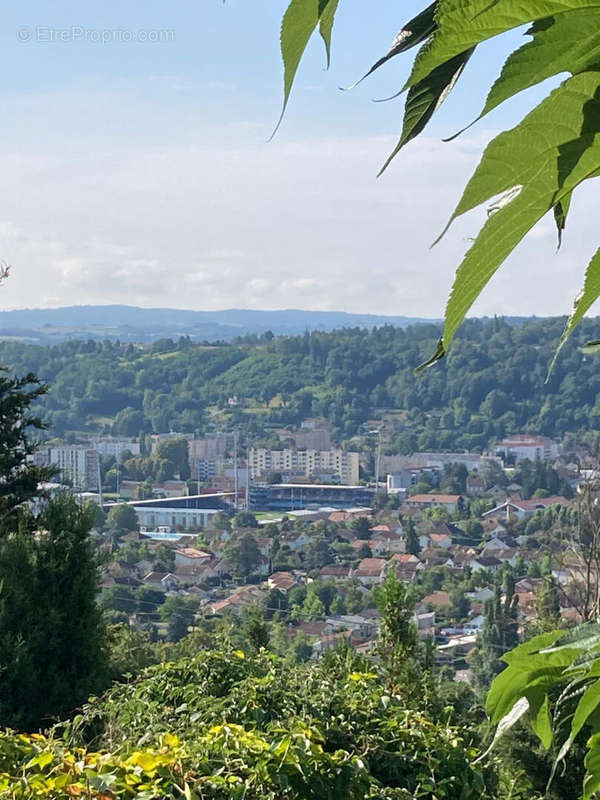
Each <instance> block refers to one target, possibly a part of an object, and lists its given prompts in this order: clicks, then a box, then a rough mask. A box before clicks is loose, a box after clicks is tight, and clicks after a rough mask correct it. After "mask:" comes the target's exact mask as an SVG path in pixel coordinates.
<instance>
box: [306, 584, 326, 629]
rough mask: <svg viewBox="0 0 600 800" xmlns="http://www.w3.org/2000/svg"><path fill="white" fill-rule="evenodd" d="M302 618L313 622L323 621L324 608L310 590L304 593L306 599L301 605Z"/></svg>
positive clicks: (318, 598) (321, 602)
mask: <svg viewBox="0 0 600 800" xmlns="http://www.w3.org/2000/svg"><path fill="white" fill-rule="evenodd" d="M301 616H302V618H303V619H307V620H310V621H311V622H314V621H315V620H318V619H325V606H324V605H323V601H322V600H321V599H320V597H319V596H318V595H316V594H315V593H314V592H311V591H310V590H309V591H308V592H307V593H306V598H305V600H304V603H303V604H302V615H301Z"/></svg>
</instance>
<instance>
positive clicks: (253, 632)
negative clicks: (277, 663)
mask: <svg viewBox="0 0 600 800" xmlns="http://www.w3.org/2000/svg"><path fill="white" fill-rule="evenodd" d="M242 635H243V636H244V639H245V640H246V641H247V642H248V644H249V645H250V648H251V649H252V650H260V649H261V647H268V645H269V628H268V627H267V624H266V622H265V618H264V615H263V613H262V611H261V609H260V608H259V607H258V606H253V607H251V608H249V609H248V610H247V611H246V613H245V614H244V618H243V622H242Z"/></svg>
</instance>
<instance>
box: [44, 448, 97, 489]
mask: <svg viewBox="0 0 600 800" xmlns="http://www.w3.org/2000/svg"><path fill="white" fill-rule="evenodd" d="M48 452H49V462H50V464H53V465H54V466H55V467H57V468H58V476H57V477H58V479H59V480H60V481H62V482H69V483H70V484H71V485H72V486H73V487H74V488H76V489H83V490H89V489H96V490H97V489H98V464H99V461H98V459H99V456H98V453H97V452H96V450H93V449H92V448H90V447H82V446H80V445H65V446H63V447H51V448H50V449H49V451H48Z"/></svg>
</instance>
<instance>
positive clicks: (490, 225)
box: [440, 72, 600, 352]
mask: <svg viewBox="0 0 600 800" xmlns="http://www.w3.org/2000/svg"><path fill="white" fill-rule="evenodd" d="M599 170H600V72H584V73H582V74H580V75H576V76H574V77H572V78H569V79H568V80H567V81H565V82H564V83H563V84H561V86H559V87H558V88H557V89H555V90H554V91H553V92H552V93H551V94H550V96H549V97H548V98H546V99H545V100H544V101H542V103H540V104H539V106H537V108H535V109H534V110H533V111H532V112H531V113H530V114H528V115H527V117H525V119H524V120H523V121H522V122H521V123H520V124H519V125H517V126H516V127H515V128H513V129H512V130H511V131H507V132H506V133H502V134H500V135H499V136H497V137H496V138H495V139H494V140H493V141H492V142H491V143H490V144H489V145H488V147H487V148H486V150H485V153H484V155H483V157H482V159H481V162H480V164H479V166H478V167H477V169H476V170H475V173H474V174H473V177H472V178H471V180H470V181H469V183H468V185H467V187H466V189H465V191H464V194H463V196H462V198H461V200H460V202H459V204H458V206H457V208H456V210H455V212H454V214H453V215H452V217H451V218H450V222H449V223H448V226H449V225H450V224H451V222H452V221H453V220H454V219H456V218H457V217H458V216H460V215H461V214H464V213H465V212H466V211H469V210H471V209H473V208H475V207H477V206H478V205H480V204H481V203H483V202H485V201H487V200H489V199H490V198H492V197H493V196H496V195H498V194H501V193H502V192H505V193H506V195H505V202H502V201H501V202H500V203H497V204H496V211H495V213H494V214H493V215H491V216H490V217H489V219H488V220H487V222H486V223H485V225H484V227H483V228H482V230H481V231H480V233H479V235H478V236H477V239H476V240H475V243H474V244H473V246H472V247H471V248H470V250H469V251H468V252H467V254H466V256H465V258H464V259H463V262H462V264H461V265H460V267H459V269H458V271H457V274H456V278H455V281H454V285H453V288H452V292H451V295H450V299H449V300H448V304H447V307H446V318H445V325H444V333H443V337H442V341H443V350H444V352H446V351H447V350H448V346H449V344H450V342H451V341H452V338H453V337H454V334H455V333H456V330H457V329H458V327H459V325H460V324H461V322H462V321H463V319H464V317H465V315H466V313H467V311H468V310H469V309H470V308H471V306H472V304H473V303H474V301H475V300H476V299H477V297H478V296H479V294H480V293H481V291H482V290H483V288H484V287H485V285H486V284H487V283H488V281H489V280H490V278H491V277H492V275H493V274H494V273H495V272H496V270H497V269H498V267H499V266H500V265H501V264H502V262H503V261H504V260H505V259H506V258H507V256H508V255H509V254H510V253H511V252H512V251H513V250H514V248H515V247H516V245H517V244H518V243H519V242H520V241H521V239H522V238H523V237H524V236H525V234H526V233H527V232H528V231H529V230H531V228H532V227H533V226H534V225H535V224H536V222H538V221H539V220H540V219H541V218H542V217H543V216H544V214H546V213H547V212H548V211H549V210H551V209H552V208H553V207H554V206H555V205H556V203H557V202H559V201H560V200H562V198H564V197H566V196H567V195H569V194H570V193H571V192H572V191H573V189H574V188H576V187H577V186H578V185H579V184H580V183H582V182H583V181H584V180H586V179H587V178H589V177H593V176H594V175H596V174H597V173H598V171H599ZM448 226H446V230H447V228H448ZM442 235H443V234H442ZM440 238H441V237H440Z"/></svg>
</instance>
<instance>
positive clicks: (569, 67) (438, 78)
mask: <svg viewBox="0 0 600 800" xmlns="http://www.w3.org/2000/svg"><path fill="white" fill-rule="evenodd" d="M337 6H338V0H292V2H291V3H290V6H289V8H288V10H287V12H286V14H285V16H284V18H283V23H282V30H281V44H282V56H283V61H284V67H285V81H284V83H285V102H284V109H285V105H286V104H287V101H288V98H289V95H290V91H291V86H292V82H293V79H294V76H295V74H296V71H297V69H298V64H299V62H300V59H301V57H302V54H303V52H304V49H305V48H306V45H307V44H308V41H309V39H310V36H311V34H312V32H313V31H314V30H315V29H316V28H317V27H320V28H321V34H322V36H323V38H324V40H325V43H326V46H327V52H328V53H329V48H330V38H331V30H332V27H333V17H334V15H335V12H336V10H337ZM521 25H530V27H529V28H528V29H527V35H528V36H530V37H531V40H530V41H529V42H527V43H526V44H525V45H523V46H521V47H520V48H518V49H517V50H515V51H514V52H513V53H511V54H510V56H509V58H508V60H507V61H506V63H505V65H504V67H503V69H502V72H501V74H500V76H499V77H498V79H497V80H496V81H495V83H494V84H493V85H492V87H491V90H490V92H489V95H488V98H487V101H486V103H485V106H484V108H483V109H482V112H481V114H480V116H479V118H481V117H483V116H484V115H485V114H487V113H488V112H489V111H490V110H491V109H493V108H495V107H497V106H498V105H499V104H501V103H503V102H504V101H506V100H508V99H510V98H511V97H513V96H514V95H515V94H517V93H519V92H521V91H523V90H524V89H526V88H528V87H530V86H534V85H536V84H539V83H540V82H541V81H543V80H545V79H546V78H549V77H552V76H554V75H558V74H561V73H563V72H567V73H570V77H568V78H567V79H566V80H565V81H563V82H562V83H561V84H560V85H559V86H558V87H557V88H556V89H554V90H553V91H552V92H551V93H550V94H549V95H548V96H547V97H546V98H545V99H543V100H542V101H541V102H540V103H539V105H538V106H537V107H536V108H534V109H533V111H531V112H530V113H529V114H527V116H526V117H525V118H524V119H523V120H522V121H521V122H520V123H519V124H518V125H516V126H515V127H514V128H513V129H512V130H510V131H506V132H503V133H500V134H499V135H498V136H497V137H496V138H495V139H493V140H492V142H491V143H490V144H489V145H488V146H487V148H486V150H485V152H484V154H483V157H482V159H481V162H480V164H479V165H478V167H477V168H476V170H475V173H474V174H473V176H472V178H471V180H470V181H469V183H468V184H467V187H466V189H465V191H464V193H463V196H462V198H461V200H460V202H459V203H458V205H457V207H456V209H455V211H454V213H453V214H452V216H451V217H450V221H449V223H448V225H447V226H446V229H445V230H447V229H448V227H449V226H450V224H451V223H452V222H453V221H454V220H455V219H456V218H457V217H459V216H461V215H462V214H464V213H466V212H467V211H469V210H471V209H473V208H476V207H478V206H480V205H482V204H484V203H489V202H490V201H492V200H493V198H498V196H500V199H497V200H496V201H495V202H493V203H492V205H491V206H490V207H489V209H488V219H487V221H486V222H485V224H484V226H483V228H482V229H481V231H480V233H479V235H478V236H477V238H476V239H475V241H474V243H473V245H472V246H471V248H470V249H469V251H468V252H467V254H466V256H465V257H464V260H463V262H462V264H461V265H460V267H459V268H458V271H457V273H456V278H455V281H454V286H453V289H452V292H451V294H450V298H449V300H448V305H447V308H446V315H445V325H444V332H443V336H442V338H441V339H440V341H439V343H438V346H437V349H436V351H435V353H434V355H433V356H432V357H431V358H430V359H428V360H427V361H426V362H425V363H424V365H423V366H427V365H429V364H431V363H433V362H435V361H437V360H439V359H440V358H442V357H443V356H444V355H445V354H446V353H447V351H448V347H449V345H450V343H451V341H452V339H453V338H454V335H455V333H456V331H457V329H458V327H459V326H460V324H461V322H462V321H463V320H464V318H465V315H466V314H467V312H468V310H469V309H470V308H471V306H472V304H473V303H474V301H475V300H476V299H477V297H478V296H479V294H480V293H481V291H482V290H483V289H484V287H485V286H486V284H487V283H488V282H489V280H490V279H491V278H492V276H493V275H494V273H495V272H496V270H497V269H498V268H499V267H500V266H501V264H502V263H503V262H504V261H505V259H506V258H507V257H508V256H509V255H510V253H511V252H512V251H513V250H514V248H515V247H516V246H517V245H518V244H519V242H520V241H521V240H522V239H523V237H524V236H525V235H526V234H527V233H528V232H529V231H530V230H531V228H533V227H534V225H535V224H536V223H537V222H538V221H539V220H540V219H541V218H542V217H543V216H544V215H545V214H547V213H549V212H553V213H554V218H555V222H556V226H557V229H558V235H559V243H560V237H561V235H562V231H563V229H564V228H565V224H566V218H567V214H568V212H569V207H570V203H571V198H572V195H573V192H574V191H575V189H577V187H578V186H580V185H581V184H582V183H583V182H584V181H586V180H587V179H588V178H592V177H596V176H597V175H599V174H600V146H599V143H598V134H599V131H600V101H599V97H600V69H599V67H600V35H599V34H598V6H597V2H596V0H572V2H570V3H567V4H565V3H563V2H559V1H558V0H549V1H548V2H539V1H538V0H530V1H529V2H527V3H517V2H511V0H503V2H501V3H498V2H492V3H489V2H487V0H435V2H433V3H432V4H431V5H430V6H428V7H427V8H426V9H424V10H423V11H422V12H421V13H419V14H418V15H417V16H416V17H414V18H413V19H411V20H410V21H409V22H407V23H406V25H405V26H404V27H403V28H402V30H401V31H400V32H399V33H398V34H397V35H396V37H395V39H394V42H393V44H392V47H391V49H390V51H389V52H388V53H387V54H386V55H384V56H383V57H382V58H381V59H379V60H378V61H377V62H376V63H375V64H374V65H373V67H372V68H371V69H370V70H369V72H368V73H367V75H370V74H371V73H372V72H374V71H375V70H377V69H379V68H380V67H381V66H382V65H383V64H385V63H387V62H388V61H389V60H390V59H391V58H393V57H395V56H397V55H399V54H400V53H402V52H405V51H406V50H408V49H410V48H412V47H415V46H416V45H419V46H420V47H419V51H418V53H417V56H416V58H415V61H414V65H413V68H412V72H411V74H410V76H409V78H408V79H407V80H406V82H405V83H404V85H403V86H402V87H401V90H400V92H403V91H407V92H408V94H407V99H406V106H405V111H404V122H403V128H402V134H401V137H400V140H399V142H398V144H397V146H396V148H395V149H394V151H393V152H392V154H391V156H390V157H389V158H388V159H387V161H386V162H385V164H384V167H383V169H385V168H386V167H387V166H388V165H389V163H390V162H391V160H392V159H393V158H394V156H395V155H396V154H397V153H398V152H399V151H400V149H401V148H402V147H403V146H404V145H405V144H406V143H407V142H408V141H410V140H411V139H412V138H414V137H415V136H417V135H418V134H419V133H421V131H422V130H423V129H424V128H425V126H426V125H427V123H428V122H429V120H430V119H431V117H432V116H433V114H434V113H435V111H436V110H437V109H438V108H439V106H440V105H441V103H442V102H443V101H444V100H445V99H446V97H447V95H448V94H449V92H450V91H451V90H452V89H453V88H454V85H455V84H456V82H457V80H458V79H459V77H460V75H461V73H462V72H463V70H464V68H465V66H466V65H467V62H468V61H469V59H470V57H471V55H472V53H473V51H474V49H475V48H476V47H477V46H478V45H479V44H481V43H483V42H486V41H487V40H489V39H492V38H494V37H496V36H498V35H500V34H503V33H505V32H507V31H510V30H513V29H514V28H518V27H519V26H521ZM365 77H366V76H365ZM540 132H543V135H540ZM382 171H383V170H382ZM445 230H444V232H443V233H445ZM440 238H441V237H440ZM598 296H600V251H597V252H596V254H595V255H594V256H593V257H592V260H591V261H590V264H589V267H588V271H587V274H586V278H585V284H584V288H583V291H582V293H581V295H580V296H579V297H578V298H577V299H576V301H575V305H574V309H573V313H572V315H571V318H570V319H569V321H568V323H567V326H566V328H565V330H564V334H563V338H562V342H561V344H562V343H564V341H566V339H567V337H568V336H569V335H570V333H571V331H572V330H573V328H574V327H575V326H576V325H577V324H578V323H579V322H580V321H581V319H582V318H583V315H584V314H585V312H586V311H587V310H588V309H589V307H590V306H591V305H592V303H593V302H594V300H596V299H597V298H598Z"/></svg>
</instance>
